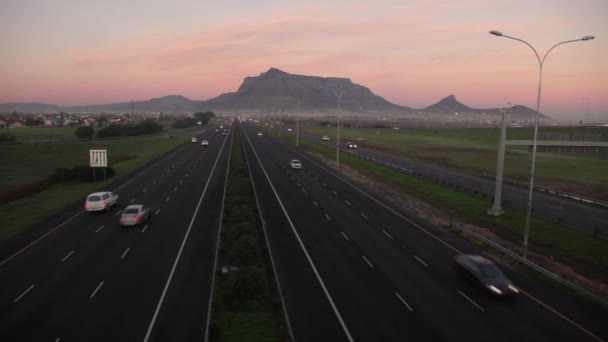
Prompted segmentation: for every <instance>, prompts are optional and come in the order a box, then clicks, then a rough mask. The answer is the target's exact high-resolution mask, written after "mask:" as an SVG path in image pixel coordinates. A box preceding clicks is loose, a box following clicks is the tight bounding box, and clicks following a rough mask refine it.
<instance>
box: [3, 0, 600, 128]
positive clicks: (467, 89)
mask: <svg viewBox="0 0 608 342" xmlns="http://www.w3.org/2000/svg"><path fill="white" fill-rule="evenodd" d="M129 3H131V4H130V5H124V4H122V3H121V1H118V0H108V1H101V2H100V1H76V0H56V1H44V0H39V1H36V0H6V1H3V2H2V3H1V4H0V25H1V26H0V32H2V33H0V37H1V40H0V42H1V44H2V45H1V46H2V47H3V53H2V54H0V78H1V79H2V83H1V84H0V102H30V101H36V102H44V103H53V104H60V105H75V104H94V103H95V104H96V103H109V102H124V101H128V100H130V99H131V98H133V99H135V100H146V99H148V98H152V97H160V96H164V95H170V94H181V95H184V96H186V97H188V98H191V99H199V100H206V99H209V98H212V97H215V96H217V95H219V94H221V93H224V92H231V91H235V90H236V89H237V88H238V86H239V85H240V84H241V82H242V80H243V78H244V77H247V76H257V75H258V74H260V73H261V72H264V71H266V70H267V69H268V68H270V67H276V68H279V69H281V70H284V71H286V72H289V73H295V74H305V75H318V76H337V77H349V78H351V79H352V80H353V82H356V83H359V84H362V85H365V86H367V87H369V88H371V90H372V91H373V92H374V93H375V94H377V95H380V96H383V97H385V98H386V99H387V100H389V101H391V102H394V103H397V104H401V105H406V106H410V107H414V108H421V107H426V106H428V105H430V104H433V103H435V102H437V101H438V100H440V99H441V98H443V97H445V96H447V95H450V94H454V95H456V97H457V98H458V99H459V100H460V101H461V102H463V103H465V104H467V105H469V106H472V107H476V108H487V107H499V106H505V105H506V104H507V103H508V102H511V103H513V104H523V105H526V106H529V107H531V108H534V107H535V106H536V91H537V85H538V69H539V67H538V62H537V61H536V58H535V56H534V54H533V52H532V50H531V49H530V48H529V47H527V46H526V45H524V44H522V43H520V42H517V41H514V40H510V39H506V38H499V37H495V36H492V35H490V34H488V31H489V30H500V31H502V32H503V33H504V34H508V35H510V36H514V37H518V38H521V39H524V40H526V41H528V42H529V43H530V44H532V45H533V46H534V47H535V48H536V49H537V51H538V52H539V54H541V57H542V55H544V53H545V52H546V51H547V50H548V49H549V48H550V47H551V46H553V45H554V44H556V43H558V42H560V41H564V40H569V39H577V38H580V37H583V36H585V35H595V36H596V37H597V38H596V39H595V40H592V41H587V42H576V43H572V44H566V45H563V46H559V47H558V48H556V49H555V50H554V51H552V52H551V54H550V55H549V57H548V58H547V62H546V63H545V66H544V73H543V88H542V89H543V96H542V104H541V111H542V112H544V113H546V114H548V115H550V116H553V117H556V118H570V119H572V118H573V117H581V118H584V119H585V120H589V119H600V118H601V119H605V120H608V96H606V95H607V94H608V66H607V64H606V62H604V60H606V59H607V56H608V54H607V52H608V39H606V37H608V34H607V33H608V24H607V23H606V22H607V21H606V20H605V18H606V15H605V14H606V13H608V2H606V1H603V0H581V1H576V2H573V1H561V0H557V1H512V0H503V1H499V0H494V1H490V0H488V1H481V0H468V1H389V0H381V1H332V2H328V1H318V2H312V1H311V2H307V4H306V5H302V4H301V1H277V0H266V1H256V2H255V6H253V5H252V4H251V3H252V2H250V1H234V0H226V1H222V2H221V3H218V4H213V5H210V4H206V3H207V1H171V2H170V1H166V2H165V1H146V2H141V4H139V5H138V4H136V3H137V2H132V1H129ZM133 3H135V4H133Z"/></svg>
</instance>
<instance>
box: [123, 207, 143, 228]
mask: <svg viewBox="0 0 608 342" xmlns="http://www.w3.org/2000/svg"><path fill="white" fill-rule="evenodd" d="M149 217H150V208H145V207H144V206H143V205H142V204H131V205H130V206H128V207H126V208H125V210H123V212H122V214H121V215H120V225H121V226H135V225H138V224H140V223H143V222H146V220H147V219H148V218H149Z"/></svg>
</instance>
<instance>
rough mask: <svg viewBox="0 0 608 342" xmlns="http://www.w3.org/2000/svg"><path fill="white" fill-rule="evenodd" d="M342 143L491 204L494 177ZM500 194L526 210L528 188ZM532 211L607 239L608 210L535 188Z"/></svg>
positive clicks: (316, 138)
mask: <svg viewBox="0 0 608 342" xmlns="http://www.w3.org/2000/svg"><path fill="white" fill-rule="evenodd" d="M300 139H306V140H309V141H311V142H315V143H320V144H323V145H325V146H328V147H330V148H334V149H335V148H336V142H335V141H321V137H319V136H315V135H312V134H303V133H300ZM345 143H346V141H345V142H344V144H345ZM344 144H342V145H343V146H341V148H340V150H341V152H345V153H351V154H354V155H357V156H360V157H363V158H366V159H369V160H372V161H374V162H377V163H380V164H386V165H390V166H391V167H394V168H398V169H400V170H401V171H402V172H406V173H411V174H415V175H417V176H419V177H425V178H428V179H432V180H434V181H436V182H440V183H444V184H446V185H448V186H451V187H457V188H459V189H466V191H467V192H469V193H475V194H477V195H480V194H481V195H483V196H484V197H485V198H487V199H488V209H489V208H490V207H491V206H492V203H491V199H492V198H493V197H494V187H495V182H494V181H493V180H490V179H486V178H482V177H477V176H473V175H469V174H466V173H463V172H459V171H454V170H450V169H447V168H443V167H440V166H436V165H432V164H428V163H424V162H420V161H417V160H413V159H411V158H407V157H404V156H397V155H394V154H391V153H387V152H383V151H379V150H377V149H374V148H373V147H369V146H365V142H359V141H358V142H357V144H358V148H357V149H348V148H346V147H345V145H344ZM502 197H503V209H505V210H508V209H509V208H513V209H516V210H519V211H522V212H524V211H525V210H526V204H527V201H528V190H527V188H526V189H524V188H521V187H518V186H515V185H511V184H507V183H504V184H503V192H502ZM533 210H534V214H533V215H535V216H539V217H542V218H545V219H548V220H550V221H553V222H558V223H559V224H561V225H563V226H564V227H569V228H572V229H576V230H579V231H582V232H585V233H588V234H593V233H594V232H595V231H597V232H598V233H600V235H601V238H604V239H608V209H606V208H601V207H598V206H595V205H591V204H586V203H584V202H580V201H574V200H571V199H566V198H562V197H559V196H556V195H552V194H548V193H544V192H539V191H535V192H534V197H533Z"/></svg>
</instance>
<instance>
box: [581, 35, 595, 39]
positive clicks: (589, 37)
mask: <svg viewBox="0 0 608 342" xmlns="http://www.w3.org/2000/svg"><path fill="white" fill-rule="evenodd" d="M591 39H595V36H584V37H583V38H581V40H591Z"/></svg>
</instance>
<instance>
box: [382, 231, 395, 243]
mask: <svg viewBox="0 0 608 342" xmlns="http://www.w3.org/2000/svg"><path fill="white" fill-rule="evenodd" d="M382 233H384V235H386V236H388V237H389V239H391V240H393V239H394V238H393V236H392V235H391V234H389V233H388V232H387V231H386V230H384V229H382Z"/></svg>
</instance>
